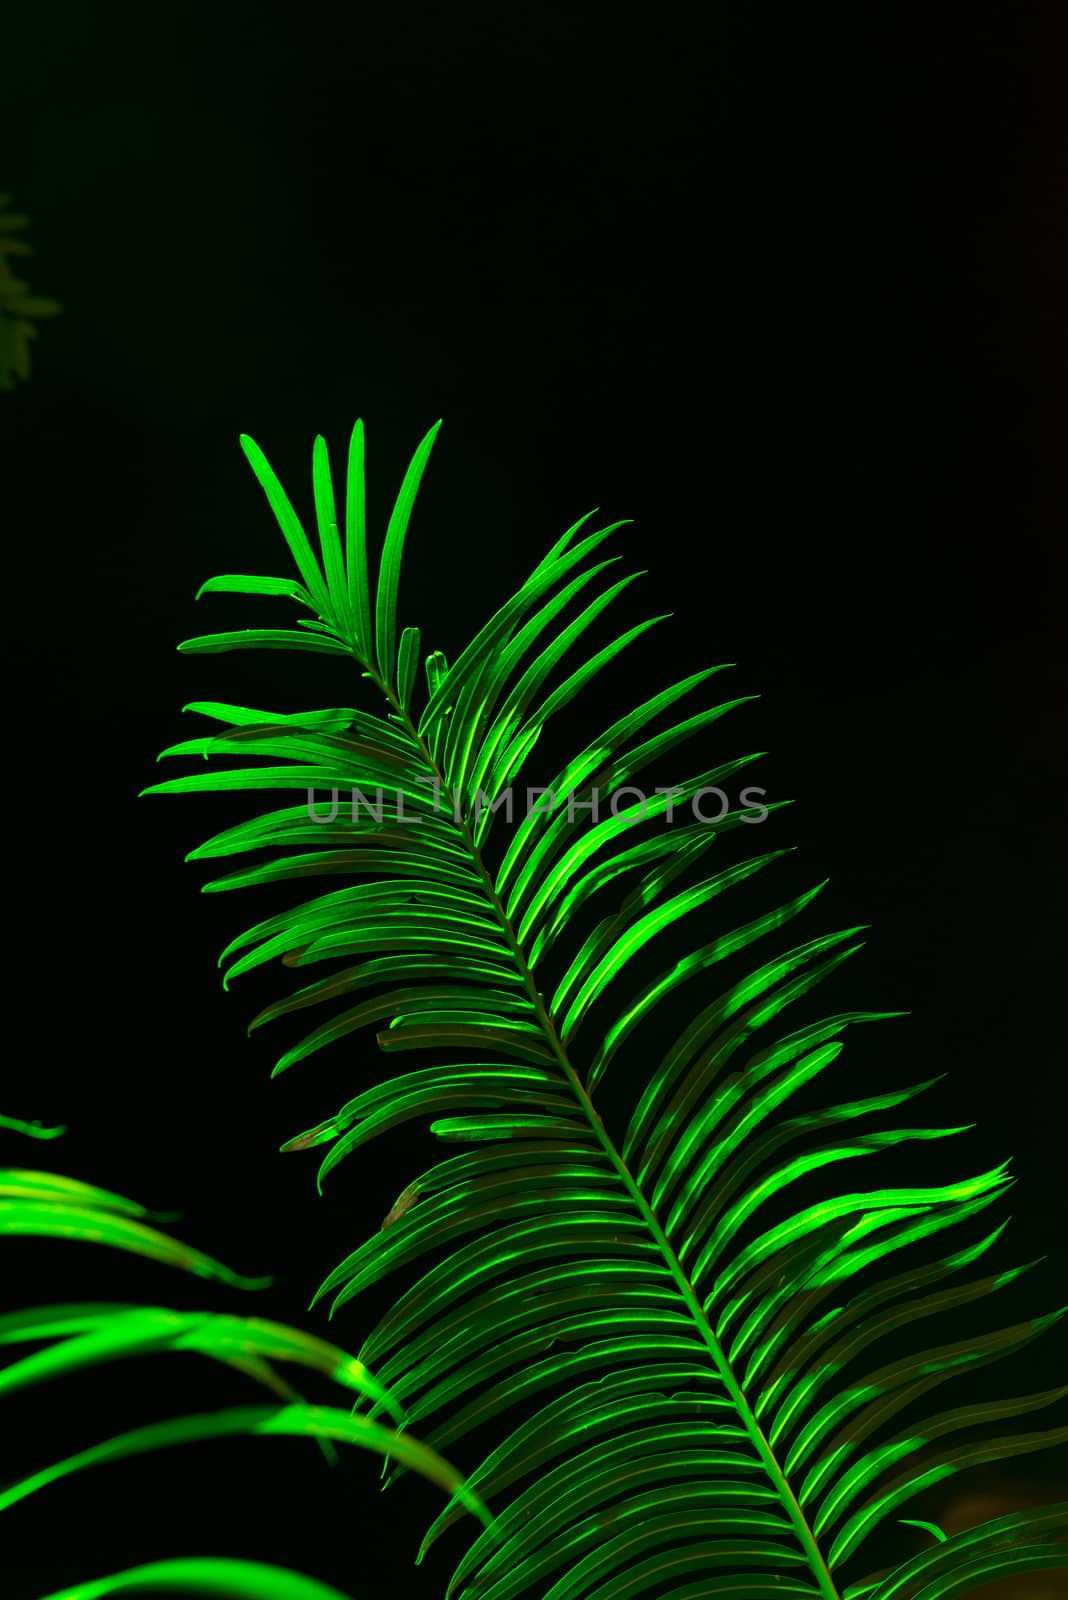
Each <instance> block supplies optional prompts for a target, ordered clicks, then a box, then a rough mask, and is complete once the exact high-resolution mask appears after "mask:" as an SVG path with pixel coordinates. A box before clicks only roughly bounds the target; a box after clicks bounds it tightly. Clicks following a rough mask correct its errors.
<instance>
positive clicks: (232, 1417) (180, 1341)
mask: <svg viewBox="0 0 1068 1600" xmlns="http://www.w3.org/2000/svg"><path fill="white" fill-rule="evenodd" d="M0 1128H3V1129H5V1130H8V1131H14V1132H19V1133H23V1134H27V1135H29V1136H30V1137H33V1138H37V1139H46V1138H53V1137H55V1136H56V1135H58V1134H60V1133H62V1132H63V1131H64V1130H63V1129H62V1128H43V1127H41V1126H40V1124H38V1123H30V1122H24V1121H21V1120H19V1119H17V1118H13V1117H0ZM150 1220H160V1219H159V1218H155V1219H153V1218H152V1213H150V1212H148V1211H146V1209H145V1208H144V1206H141V1205H139V1204H138V1203H137V1202H136V1201H132V1200H127V1199H125V1198H124V1197H123V1196H121V1195H116V1194H112V1193H110V1192H109V1191H108V1190H104V1189H99V1188H96V1187H95V1186H93V1185H90V1184H85V1183H80V1182H78V1181H77V1180H76V1179H73V1178H67V1177H64V1176H61V1175H60V1174H57V1173H53V1172H37V1171H29V1170H25V1169H22V1168H17V1167H16V1168H4V1169H0V1235H7V1236H9V1237H14V1236H22V1237H27V1236H29V1237H38V1238H40V1237H47V1238H64V1239H72V1240H78V1241H81V1242H83V1243H90V1244H103V1245H108V1246H111V1247H113V1248H116V1249H121V1250H124V1251H127V1252H132V1253H135V1254H138V1255H143V1256H148V1257H150V1258H151V1259H153V1260H157V1261H160V1262H163V1263H164V1264H166V1265H169V1266H174V1267H179V1268H181V1269H182V1270H184V1271H186V1272H191V1273H194V1274H195V1275H196V1276H198V1277H202V1278H210V1279H215V1280H217V1281H220V1282H223V1283H226V1284H229V1285H230V1286H231V1287H236V1288H243V1289H256V1288H263V1287H264V1286H265V1285H266V1284H268V1283H270V1282H271V1280H270V1279H269V1278H261V1279H253V1278H243V1277H241V1276H239V1275H238V1274H236V1273H234V1272H231V1271H230V1269H229V1268H228V1267H225V1266H223V1265H222V1263H221V1262H218V1261H216V1260H214V1259H213V1258H212V1257H211V1256H207V1255H205V1254H203V1252H201V1251H199V1250H193V1249H191V1248H190V1247H189V1246H188V1245H185V1244H181V1243H180V1242H178V1241H176V1240H174V1239H171V1238H170V1237H169V1236H168V1235H167V1234H165V1233H162V1232H160V1231H159V1230H158V1229H156V1228H154V1227H152V1226H150ZM25 1344H34V1345H38V1346H40V1347H41V1348H38V1349H36V1350H34V1352H33V1353H32V1354H30V1355H27V1356H23V1357H22V1358H21V1359H15V1360H12V1361H9V1362H8V1363H7V1364H6V1365H4V1366H0V1399H3V1398H4V1397H6V1396H7V1395H10V1394H13V1393H15V1392H17V1391H20V1390H25V1389H29V1388H33V1387H35V1386H36V1385H37V1384H40V1383H43V1382H46V1381H49V1380H52V1379H55V1378H60V1377H64V1376H67V1375H69V1374H70V1373H73V1372H76V1371H80V1370H84V1369H86V1368H89V1367H95V1366H98V1365H100V1364H101V1363H104V1362H114V1361H119V1360H126V1359H128V1358H130V1357H132V1356H144V1355H158V1354H160V1353H162V1352H165V1351H169V1352H178V1351H195V1352H196V1353H197V1354H198V1355H202V1356H205V1357H207V1358H208V1359H210V1360H214V1361H219V1362H222V1363H224V1364H225V1365H227V1366H230V1367H233V1368H234V1369H236V1370H238V1371H240V1372H243V1373H245V1374H246V1375H247V1376H248V1377H250V1378H252V1379H253V1380H254V1381H255V1382H257V1383H259V1384H260V1385H261V1386H262V1387H264V1388H266V1389H267V1390H268V1391H269V1392H270V1393H272V1394H273V1395H274V1397H275V1400H274V1403H273V1404H271V1405H260V1406H243V1407H238V1408H231V1409H229V1410H224V1411H215V1412H208V1413H204V1414H202V1415H194V1416H182V1417H175V1418H171V1419H168V1420H167V1421H165V1422H155V1423H152V1424H151V1425H150V1426H148V1427H145V1428H137V1429H133V1430H131V1431H129V1432H126V1433H123V1434H120V1435H118V1436H117V1437H115V1438H112V1439H108V1440H107V1441H105V1442H104V1443H102V1444H99V1445H96V1446H94V1447H92V1448H90V1449H87V1450H83V1451H81V1452H80V1453H79V1454H77V1455H75V1456H71V1457H69V1458H68V1459H67V1460H65V1461H60V1462H58V1463H56V1464H54V1465H53V1466H50V1467H46V1468H44V1469H43V1470H41V1471H38V1472H36V1473H33V1474H32V1475H30V1476H29V1477H26V1478H23V1479H21V1480H20V1481H18V1482H16V1483H14V1484H11V1485H9V1486H8V1487H7V1488H6V1489H4V1490H0V1510H5V1509H7V1508H8V1507H9V1506H12V1505H14V1504H16V1503H17V1502H18V1501H19V1500H22V1499H25V1498H26V1496H27V1495H30V1494H33V1493H34V1492H35V1491H36V1490H38V1489H41V1488H43V1487H45V1485H47V1484H49V1483H53V1482H55V1481H57V1480H58V1479H60V1478H63V1477H66V1476H68V1475H69V1474H71V1473H73V1472H77V1471H80V1470H82V1469H83V1468H85V1467H90V1466H95V1465H99V1464H101V1463H105V1462H109V1461H117V1460H121V1459H122V1458H124V1457H127V1456H132V1455H139V1454H143V1453H147V1452H154V1451H156V1450H159V1449H161V1448H164V1447H166V1446H169V1445H174V1444H185V1443H190V1442H192V1441H195V1440H202V1439H208V1438H218V1437H223V1436H226V1435H236V1434H242V1433H255V1434H259V1435H290V1436H303V1437H307V1438H310V1439H315V1440H317V1441H318V1442H319V1444H320V1446H321V1448H322V1449H323V1450H324V1452H325V1453H326V1455H327V1459H328V1460H334V1459H336V1453H335V1451H334V1448H333V1447H334V1444H335V1443H346V1444H351V1445H357V1446H359V1447H361V1448H363V1449H369V1450H374V1451H376V1452H378V1453H379V1454H380V1455H382V1456H383V1457H385V1458H386V1459H390V1458H393V1459H396V1460H399V1461H403V1462H404V1463H405V1465H406V1466H408V1467H411V1468H414V1470H415V1471H417V1472H420V1473H422V1474H424V1476H426V1477H428V1478H429V1479H431V1481H433V1482H435V1483H437V1484H438V1485H440V1486H441V1487H442V1488H444V1489H445V1490H446V1491H447V1492H448V1493H449V1494H450V1496H451V1495H454V1494H455V1495H457V1496H459V1498H460V1500H461V1502H462V1503H463V1504H465V1505H466V1506H467V1508H468V1510H470V1511H473V1512H474V1513H475V1514H476V1515H478V1516H479V1517H480V1518H481V1519H482V1520H483V1522H485V1523H486V1524H487V1525H488V1524H489V1522H490V1518H489V1514H488V1512H487V1511H486V1508H485V1506H484V1505H483V1504H482V1502H481V1501H480V1500H479V1498H478V1496H477V1495H475V1494H473V1493H472V1492H471V1491H470V1490H468V1489H467V1488H466V1486H465V1485H464V1483H463V1480H462V1479H461V1477H460V1475H459V1474H458V1473H457V1472H456V1471H455V1469H454V1468H452V1467H450V1466H449V1465H448V1463H447V1462H445V1461H443V1460H442V1459H441V1457H440V1456H439V1455H438V1454H437V1453H436V1452H435V1451H433V1450H430V1449H428V1448H427V1447H426V1446H425V1445H423V1444H420V1443H419V1442H418V1440H416V1439H415V1438H413V1437H412V1436H411V1435H409V1434H408V1433H407V1432H398V1431H397V1430H396V1429H394V1428H390V1427H385V1426H383V1425H382V1424H380V1423H378V1422H375V1421H374V1420H373V1419H372V1418H370V1417H367V1416H364V1415H362V1414H359V1413H354V1412H352V1411H350V1410H348V1409H342V1408H341V1407H337V1406H323V1405H309V1404H307V1403H306V1402H305V1401H304V1400H303V1399H302V1397H301V1395H300V1394H299V1393H298V1392H297V1390H296V1389H294V1388H293V1386H292V1385H291V1384H290V1383H289V1382H288V1381H287V1380H286V1379H285V1378H283V1377H282V1375H281V1374H280V1373H279V1372H277V1371H276V1370H275V1363H276V1362H287V1363H292V1364H295V1365H298V1366H302V1367H304V1368H306V1369H309V1370H313V1371H317V1372H319V1373H320V1374H321V1375H322V1376H323V1377H325V1378H328V1379H330V1380H332V1381H333V1382H334V1383H336V1384H338V1385H339V1386H340V1387H341V1388H342V1389H343V1390H345V1391H346V1392H347V1396H348V1397H351V1396H352V1395H353V1394H355V1395H356V1396H357V1397H358V1398H362V1399H366V1400H368V1401H371V1402H373V1403H374V1405H375V1407H376V1409H383V1410H385V1411H387V1412H388V1413H389V1415H390V1416H391V1417H392V1419H393V1421H394V1422H395V1423H396V1424H397V1425H398V1428H403V1426H404V1424H405V1422H406V1417H405V1414H404V1410H403V1408H402V1407H401V1406H400V1404H399V1403H398V1401H397V1400H396V1399H395V1398H394V1397H393V1396H392V1395H391V1394H390V1393H389V1392H388V1390H387V1389H385V1388H384V1387H383V1385H382V1384H380V1383H379V1382H378V1381H377V1380H376V1379H375V1378H374V1377H373V1376H372V1374H371V1373H370V1372H369V1371H368V1370H367V1368H366V1367H365V1366H364V1364H363V1362H362V1361H358V1360H357V1359H356V1358H355V1357H354V1356H351V1355H349V1354H348V1353H347V1352H346V1351H344V1350H340V1349H338V1348H337V1346H335V1345H332V1344H329V1343H327V1342H326V1341H325V1340H323V1339H319V1338H316V1337H315V1336H314V1335H312V1334H308V1333H305V1332H302V1331H301V1330H299V1329H296V1328H290V1327H286V1326H285V1325H283V1324H281V1323H277V1322H272V1321H269V1320H265V1319H263V1318H260V1317H242V1316H230V1315H224V1314H220V1313H216V1312H203V1311H177V1310H172V1309H170V1308H168V1307H164V1306H139V1305H121V1304H101V1303H93V1304H78V1305H72V1304H67V1305H48V1306H37V1307H34V1308H33V1309H31V1310H26V1311H13V1312H7V1313H0V1346H8V1347H17V1346H19V1345H25ZM256 1584H259V1587H258V1588H257V1587H256ZM176 1587H179V1588H181V1587H184V1588H185V1589H186V1590H187V1591H188V1592H189V1593H192V1594H196V1593H199V1594H218V1595H233V1596H235V1597H239V1596H243V1595H246V1594H253V1593H254V1594H256V1595H257V1596H258V1597H263V1600H266V1597H268V1596H274V1597H276V1600H344V1597H343V1596H339V1595H338V1593H337V1591H336V1590H334V1589H329V1588H327V1587H326V1586H324V1585H322V1584H317V1583H315V1582H313V1581H312V1580H311V1579H305V1578H302V1577H300V1576H299V1575H298V1574H296V1573H291V1572H286V1571H284V1570H283V1569H281V1568H275V1567H268V1566H261V1565H259V1564H256V1563H248V1562H236V1561H226V1560H221V1559H216V1558H190V1559H183V1560H177V1561H168V1562H161V1563H157V1564H154V1565H153V1566H152V1567H143V1568H137V1569H130V1570H129V1571H127V1572H124V1573H117V1574H115V1575H113V1576H112V1577H110V1578H106V1579H100V1580H97V1581H95V1582H92V1583H88V1584H83V1585H78V1586H76V1587H75V1588H74V1589H70V1590H67V1591H65V1593H66V1595H67V1596H68V1597H69V1600H75V1597H77V1600H90V1597H92V1596H97V1595H100V1596H103V1595H107V1594H113V1593H121V1592H123V1591H124V1590H130V1589H137V1590H138V1592H142V1593H144V1592H151V1591H152V1589H153V1588H156V1589H167V1590H168V1591H173V1589H174V1588H176Z"/></svg>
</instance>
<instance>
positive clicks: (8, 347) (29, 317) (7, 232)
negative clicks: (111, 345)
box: [0, 194, 63, 389]
mask: <svg viewBox="0 0 1068 1600" xmlns="http://www.w3.org/2000/svg"><path fill="white" fill-rule="evenodd" d="M10 200H11V196H10V195H7V194H0V389H13V388H14V387H15V381H16V379H18V378H28V377H29V375H30V340H31V339H36V337H37V329H36V328H35V327H34V321H35V320H36V318H38V317H54V316H56V315H58V313H59V312H60V311H61V310H62V309H63V308H62V306H61V305H59V303H58V302H57V301H55V300H45V299H43V298H42V297H41V296H40V295H35V294H31V292H30V288H29V285H28V284H27V283H25V282H24V281H23V279H21V278H17V277H16V276H15V274H14V272H13V271H12V269H11V261H10V258H11V257H12V256H28V255H32V254H33V252H32V251H31V249H30V247H29V245H28V244H27V243H26V241H25V239H19V238H16V237H15V235H16V234H18V233H20V232H22V231H23V230H24V229H26V228H27V227H29V221H30V219H29V217H27V216H23V215H22V214H21V213H17V212H13V211H9V210H8V209H7V208H8V205H9V203H10Z"/></svg>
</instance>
